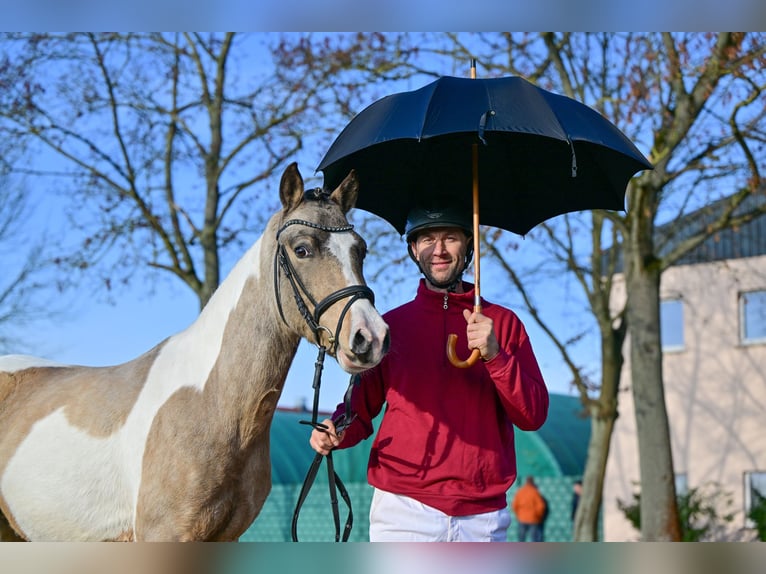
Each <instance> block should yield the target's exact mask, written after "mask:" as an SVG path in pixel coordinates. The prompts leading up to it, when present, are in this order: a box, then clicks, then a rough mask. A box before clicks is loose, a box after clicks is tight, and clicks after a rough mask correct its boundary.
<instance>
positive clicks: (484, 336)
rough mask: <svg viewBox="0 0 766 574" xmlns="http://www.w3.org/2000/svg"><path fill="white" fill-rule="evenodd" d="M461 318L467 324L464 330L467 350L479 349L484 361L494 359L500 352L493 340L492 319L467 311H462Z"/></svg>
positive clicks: (495, 340)
mask: <svg viewBox="0 0 766 574" xmlns="http://www.w3.org/2000/svg"><path fill="white" fill-rule="evenodd" d="M463 317H465V320H466V323H468V326H467V328H466V335H467V337H468V348H469V349H479V352H480V353H481V358H482V359H484V360H485V361H491V360H492V359H494V358H495V357H496V356H497V354H498V353H499V352H500V346H499V345H498V344H497V339H496V338H495V329H494V322H493V321H492V319H490V318H489V317H487V316H486V315H482V314H481V313H480V312H479V313H477V312H475V311H474V312H471V311H469V310H468V309H463Z"/></svg>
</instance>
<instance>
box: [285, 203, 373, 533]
mask: <svg viewBox="0 0 766 574" xmlns="http://www.w3.org/2000/svg"><path fill="white" fill-rule="evenodd" d="M327 196H328V194H327V193H326V192H324V191H322V190H321V189H316V190H310V191H307V192H306V194H305V197H306V199H308V200H320V199H325V198H326V197H327ZM291 225H303V226H306V227H311V228H313V229H319V230H321V231H326V232H328V233H347V232H349V231H352V230H353V229H354V226H353V225H344V226H340V227H332V226H325V225H321V224H318V223H313V222H311V221H306V220H304V219H290V220H288V221H286V222H285V223H284V224H282V227H280V228H279V230H278V231H277V236H276V239H277V249H276V253H275V254H274V293H275V295H276V299H277V308H278V309H279V316H280V317H281V318H282V321H283V322H284V323H285V324H287V320H286V319H285V315H284V311H283V309H282V297H281V291H280V283H279V273H280V271H281V272H282V273H283V274H284V276H285V277H286V278H287V280H288V281H289V283H290V286H291V288H292V291H293V298H294V300H295V304H296V306H297V308H298V311H299V312H300V314H301V316H302V317H303V320H304V321H306V324H307V325H308V326H309V328H310V329H311V331H312V333H313V334H314V339H315V341H316V345H317V347H318V348H319V353H318V356H317V360H316V363H315V364H314V366H315V368H314V382H313V385H312V386H313V388H314V404H313V410H312V416H311V421H299V422H300V424H306V425H309V426H311V427H313V428H315V429H318V430H322V431H326V430H327V427H326V426H325V425H323V424H321V423H320V422H318V415H319V388H320V385H321V379H322V369H323V368H324V358H325V355H326V353H327V351H328V349H327V348H326V347H325V346H324V345H322V342H321V332H322V331H325V332H326V333H327V334H328V339H329V344H330V348H329V351H330V353H333V352H334V351H335V350H336V349H337V345H338V337H339V335H340V329H341V327H342V325H343V320H344V319H345V317H346V313H348V311H349V309H350V308H351V305H353V304H354V303H355V302H356V301H357V300H358V299H362V298H364V299H369V300H370V301H371V302H372V304H373V305H374V304H375V295H374V294H373V292H372V289H370V288H369V287H367V286H366V285H350V286H348V287H343V288H342V289H338V290H337V291H335V292H333V293H330V294H329V295H328V296H327V297H325V298H324V299H322V300H321V301H319V302H317V301H316V299H315V298H314V297H313V296H312V295H311V293H310V292H309V290H308V289H307V288H306V285H305V283H304V282H303V281H302V280H301V277H300V275H299V274H298V272H297V271H296V269H295V267H294V266H293V264H292V262H291V261H290V258H289V257H288V256H287V251H286V250H285V247H284V245H282V244H281V243H280V242H279V236H280V235H281V233H282V232H283V231H284V230H285V229H286V228H287V227H289V226H291ZM304 297H305V298H304ZM306 299H308V301H309V302H310V303H311V304H312V305H313V307H314V312H313V313H311V312H310V311H309V307H308V305H307V304H306ZM343 299H348V301H346V304H345V306H344V307H343V310H342V311H341V313H340V316H339V318H338V323H337V326H336V327H335V332H334V333H333V332H331V331H330V330H329V329H328V328H327V327H324V326H322V325H321V324H320V323H319V319H320V318H321V316H322V314H323V313H324V312H325V311H327V309H329V308H330V307H331V306H333V305H334V304H335V303H337V302H339V301H342V300H343ZM358 380H359V376H358V375H353V376H352V377H351V381H350V382H349V386H348V389H347V391H346V396H345V402H346V413H351V410H350V402H351V391H352V390H353V387H354V385H355V384H356V383H357V382H358ZM352 420H353V416H349V415H348V414H347V415H346V416H344V417H343V420H340V421H338V423H337V425H336V431H337V432H340V431H341V430H343V429H345V428H346V427H347V426H348V425H349V424H350V423H351V421H352ZM322 459H326V460H327V478H328V482H329V487H330V505H331V507H332V513H333V520H334V522H335V541H336V542H339V541H341V540H342V541H343V542H346V541H348V537H349V535H350V534H351V526H352V524H353V521H354V515H353V511H352V508H351V498H350V497H349V495H348V491H347V490H346V487H345V486H344V484H343V482H342V481H341V480H340V477H339V476H338V474H337V473H336V472H335V467H334V463H333V460H332V453H329V454H328V455H327V456H323V455H321V454H319V453H317V455H316V456H315V457H314V461H313V462H312V463H311V466H310V467H309V470H308V472H307V473H306V478H305V479H304V481H303V486H302V488H301V492H300V494H299V496H298V502H297V503H296V506H295V511H294V513H293V522H292V539H293V542H298V515H299V513H300V509H301V507H302V506H303V502H304V501H305V499H306V497H307V496H308V493H309V490H310V489H311V486H312V485H313V483H314V479H315V478H316V475H317V472H318V471H319V467H320V466H321V464H322ZM336 489H337V491H338V492H340V495H341V497H342V498H343V501H344V502H345V503H346V505H347V506H348V517H347V519H346V525H345V528H344V531H343V535H342V537H341V534H340V513H339V511H338V497H337V494H336Z"/></svg>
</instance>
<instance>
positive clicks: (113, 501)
mask: <svg viewBox="0 0 766 574" xmlns="http://www.w3.org/2000/svg"><path fill="white" fill-rule="evenodd" d="M358 190H359V185H358V181H357V178H356V174H355V172H354V171H353V170H352V171H351V172H350V173H349V175H348V176H347V177H346V179H345V180H344V181H343V182H342V183H341V184H340V185H339V186H338V187H337V188H336V189H335V190H333V191H332V192H330V191H327V190H322V189H319V188H317V189H314V190H305V189H304V182H303V178H302V177H301V175H300V172H299V171H298V168H297V165H296V164H295V163H293V164H291V165H289V166H288V167H287V168H286V169H285V171H284V173H283V175H282V177H281V181H280V185H279V196H280V200H281V203H282V208H281V210H279V211H277V212H276V213H274V214H273V215H272V216H271V218H270V219H269V221H268V223H267V225H266V228H265V231H264V233H263V234H262V235H261V237H260V238H259V239H258V240H257V241H256V242H255V243H254V244H253V245H252V246H251V247H250V248H249V249H248V250H247V252H246V253H245V255H244V256H243V257H242V258H241V259H240V260H239V262H238V263H237V264H236V265H235V266H234V268H233V269H232V271H231V272H230V273H229V275H228V276H227V277H226V279H225V280H224V281H223V282H222V283H221V284H220V286H219V287H218V289H216V291H215V293H214V294H213V296H212V297H211V298H210V300H209V302H208V303H207V304H206V305H205V306H204V308H203V309H202V311H201V312H200V314H199V316H198V318H197V319H196V320H195V321H194V322H193V323H192V324H191V325H190V326H189V327H188V328H186V329H185V330H183V331H181V332H178V333H176V334H174V335H172V336H170V337H168V338H166V339H165V340H164V341H162V342H160V343H159V344H158V345H157V346H155V347H154V348H152V349H151V350H149V351H147V352H146V353H144V354H143V355H141V356H139V357H137V358H135V359H133V360H130V361H128V362H126V363H123V364H119V365H115V366H107V367H90V366H78V365H64V364H57V363H54V362H51V361H49V360H45V359H40V358H35V357H29V356H25V355H8V356H4V357H0V512H1V514H0V522H3V523H4V525H3V526H4V529H0V530H3V531H4V533H5V539H9V538H10V539H21V540H43V541H56V540H64V541H80V540H82V541H206V540H211V541H235V540H237V539H238V538H239V537H240V536H241V535H242V533H243V532H244V531H245V530H246V529H247V528H248V527H249V526H250V525H251V524H252V522H253V521H254V520H255V519H256V517H257V516H258V514H259V512H260V510H261V508H262V506H263V504H264V502H265V500H266V497H267V496H268V494H269V492H270V490H271V462H270V453H269V427H270V425H271V421H272V418H273V415H274V411H275V409H276V407H277V401H278V400H279V397H280V395H281V393H282V389H283V386H284V382H285V379H286V377H287V372H288V370H289V368H290V364H291V362H292V360H293V358H294V356H295V353H296V351H297V348H298V344H299V342H300V340H301V338H304V339H307V340H309V341H310V342H312V343H313V344H316V345H318V346H319V347H320V348H321V349H327V353H328V354H329V355H330V356H333V357H335V359H336V360H337V361H338V363H339V365H340V366H341V367H342V368H343V369H344V370H345V371H347V372H349V373H351V374H352V375H353V374H356V373H360V372H362V371H364V370H366V369H369V368H371V367H373V366H374V365H376V364H377V363H378V362H379V361H380V360H381V359H382V357H383V356H384V355H385V353H386V352H387V350H388V342H389V338H388V337H389V335H388V326H387V325H386V323H385V322H384V320H383V318H382V317H381V316H380V314H379V313H378V311H377V310H376V309H375V306H374V297H373V295H372V291H371V290H370V288H369V287H367V285H366V284H365V281H364V277H363V272H362V262H363V258H364V256H365V253H366V245H365V243H364V240H363V239H362V238H361V237H360V236H359V235H358V234H357V233H356V232H355V231H353V226H352V225H349V223H348V220H347V218H346V214H347V213H348V211H349V210H350V209H351V208H352V207H353V206H354V204H355V202H356V198H357V194H358ZM344 301H345V305H343V304H342V303H343V302H344Z"/></svg>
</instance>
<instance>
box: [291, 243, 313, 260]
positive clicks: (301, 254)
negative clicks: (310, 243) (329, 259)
mask: <svg viewBox="0 0 766 574" xmlns="http://www.w3.org/2000/svg"><path fill="white" fill-rule="evenodd" d="M294 252H295V255H296V257H298V259H305V258H306V257H310V256H311V249H309V248H308V247H307V246H306V245H298V247H296V248H295V249H294Z"/></svg>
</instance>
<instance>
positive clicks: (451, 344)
mask: <svg viewBox="0 0 766 574" xmlns="http://www.w3.org/2000/svg"><path fill="white" fill-rule="evenodd" d="M456 343H457V335H455V334H454V333H451V334H450V335H448V336H447V358H448V359H449V362H450V363H452V364H453V365H455V366H456V367H457V368H459V369H467V368H468V367H470V366H471V365H473V364H474V363H475V362H476V361H478V360H479V357H481V351H479V349H474V350H473V351H471V356H470V357H468V358H467V359H466V360H465V361H461V360H460V359H459V358H458V356H457V354H456V353H455V344H456Z"/></svg>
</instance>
